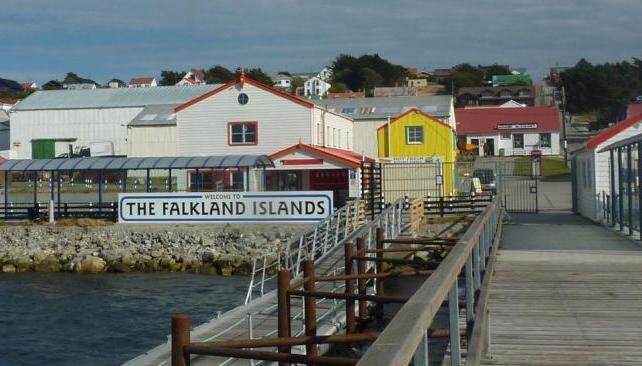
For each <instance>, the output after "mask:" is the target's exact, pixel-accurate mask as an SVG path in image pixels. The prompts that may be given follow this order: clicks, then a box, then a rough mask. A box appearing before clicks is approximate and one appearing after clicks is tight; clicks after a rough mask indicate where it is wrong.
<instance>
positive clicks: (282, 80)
mask: <svg viewBox="0 0 642 366" xmlns="http://www.w3.org/2000/svg"><path fill="white" fill-rule="evenodd" d="M271 77H272V81H274V87H276V88H279V89H283V90H290V88H291V87H292V77H291V76H288V75H283V74H277V75H272V76H271Z"/></svg>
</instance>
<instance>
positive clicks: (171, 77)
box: [158, 70, 186, 86]
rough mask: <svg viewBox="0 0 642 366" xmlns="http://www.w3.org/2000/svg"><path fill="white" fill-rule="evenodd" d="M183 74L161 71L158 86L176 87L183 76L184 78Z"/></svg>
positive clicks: (182, 72) (180, 72)
mask: <svg viewBox="0 0 642 366" xmlns="http://www.w3.org/2000/svg"><path fill="white" fill-rule="evenodd" d="M185 74H186V72H185V71H171V70H163V71H161V79H160V82H159V83H158V84H159V85H161V86H170V85H176V83H178V82H179V81H181V79H183V76H185Z"/></svg>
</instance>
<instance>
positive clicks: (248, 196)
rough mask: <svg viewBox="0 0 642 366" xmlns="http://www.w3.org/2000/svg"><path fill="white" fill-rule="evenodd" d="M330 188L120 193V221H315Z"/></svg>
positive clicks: (328, 205) (325, 209) (326, 206)
mask: <svg viewBox="0 0 642 366" xmlns="http://www.w3.org/2000/svg"><path fill="white" fill-rule="evenodd" d="M332 203H333V202H332V191H308V192H304V191H290V192H198V193H195V192H177V193H120V194H119V195H118V212H119V214H118V221H119V222H121V223H141V222H150V223H153V222H157V223H172V222H175V223H180V222H183V223H190V222H191V223H194V222H216V223H225V222H317V221H320V220H323V219H324V218H326V217H328V216H329V215H330V214H332Z"/></svg>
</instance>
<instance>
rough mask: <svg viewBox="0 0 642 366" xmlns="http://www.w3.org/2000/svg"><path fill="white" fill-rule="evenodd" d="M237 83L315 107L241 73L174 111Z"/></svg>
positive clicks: (305, 105) (176, 109)
mask: <svg viewBox="0 0 642 366" xmlns="http://www.w3.org/2000/svg"><path fill="white" fill-rule="evenodd" d="M237 83H238V84H240V86H241V88H243V84H246V83H247V84H249V85H252V86H255V87H257V88H259V89H263V90H265V91H267V92H269V93H272V94H275V95H278V96H280V97H282V98H284V99H287V100H289V101H292V102H294V103H297V104H299V105H302V106H304V107H307V108H313V107H314V104H313V103H310V102H308V101H307V100H303V99H301V98H299V97H296V96H294V95H292V94H288V93H286V92H284V91H281V90H279V89H276V88H273V87H270V86H267V85H264V84H261V83H259V82H258V81H256V80H253V79H251V78H249V77H247V76H245V75H244V74H241V76H240V77H239V78H238V80H236V79H232V80H230V81H228V82H227V83H226V84H223V85H222V86H220V87H218V88H216V89H214V90H212V91H209V92H207V93H205V94H203V95H201V96H200V97H196V98H194V99H192V100H190V101H188V102H185V103H183V104H181V105H179V106H178V107H176V108H175V109H174V111H176V112H180V111H182V110H183V109H185V108H187V107H189V106H192V105H194V104H196V103H198V102H200V101H202V100H204V99H207V98H209V97H211V96H212V95H215V94H218V93H220V92H222V91H223V90H226V89H229V88H231V87H233V86H234V85H236V84H237Z"/></svg>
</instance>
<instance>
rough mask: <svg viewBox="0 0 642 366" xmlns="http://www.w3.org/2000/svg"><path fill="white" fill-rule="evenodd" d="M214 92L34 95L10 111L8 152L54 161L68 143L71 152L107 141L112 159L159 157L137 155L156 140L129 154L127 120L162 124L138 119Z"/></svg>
mask: <svg viewBox="0 0 642 366" xmlns="http://www.w3.org/2000/svg"><path fill="white" fill-rule="evenodd" d="M214 88H216V85H203V86H195V87H191V88H185V87H176V86H171V87H157V88H117V89H108V88H106V89H96V90H42V91H36V92H35V93H33V94H31V95H30V96H28V97H27V98H25V99H24V100H23V101H22V102H20V103H18V104H17V105H16V106H15V107H14V108H13V109H12V111H11V114H10V116H11V132H10V145H11V150H13V151H14V152H15V157H16V158H18V159H31V158H53V157H55V156H58V155H60V154H62V153H66V152H68V151H69V145H71V147H72V149H74V148H80V147H89V146H90V145H91V144H92V143H96V142H111V143H112V144H113V146H114V154H116V155H130V156H158V155H157V154H153V153H150V154H142V155H137V154H138V153H137V152H136V151H149V149H152V150H153V149H156V150H155V151H158V149H165V148H166V147H165V146H162V145H159V144H156V142H155V141H148V142H147V143H149V144H150V145H151V146H145V147H143V146H136V147H135V148H134V150H133V151H134V153H133V154H132V153H131V152H130V151H129V149H128V131H129V129H130V128H128V125H129V124H130V122H132V121H133V120H134V119H135V118H137V117H138V118H139V119H142V120H144V121H146V122H149V123H152V122H154V121H156V120H162V119H163V118H166V116H164V115H163V114H160V113H151V112H150V113H147V114H146V116H139V115H140V114H141V112H143V111H145V110H146V109H147V108H152V107H153V106H159V105H172V106H176V105H179V104H181V103H184V102H185V101H188V100H191V99H193V98H195V97H197V96H199V95H202V94H204V93H206V92H208V91H210V90H212V89H214ZM167 118H168V117H167ZM147 132H150V131H149V130H148V131H147ZM154 132H156V130H154ZM149 138H150V139H153V138H157V137H155V136H149ZM140 143H141V144H142V143H145V142H144V141H141V142H140ZM131 148H133V147H131ZM172 155H174V153H173V154H172Z"/></svg>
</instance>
